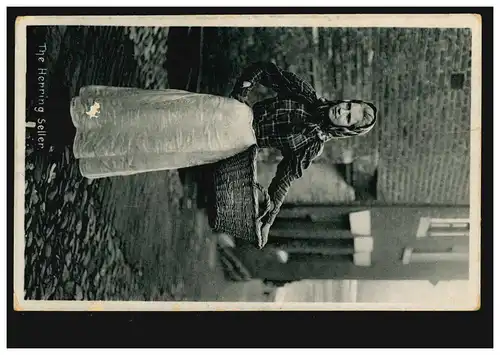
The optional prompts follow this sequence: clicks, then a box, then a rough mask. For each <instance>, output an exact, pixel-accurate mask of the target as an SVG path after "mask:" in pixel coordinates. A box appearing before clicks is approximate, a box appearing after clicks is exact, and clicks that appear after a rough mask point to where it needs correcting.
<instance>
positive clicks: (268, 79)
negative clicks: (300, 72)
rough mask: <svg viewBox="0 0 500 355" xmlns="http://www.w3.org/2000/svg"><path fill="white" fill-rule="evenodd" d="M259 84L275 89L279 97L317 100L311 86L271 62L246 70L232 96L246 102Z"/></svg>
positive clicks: (261, 63) (260, 63) (252, 65)
mask: <svg viewBox="0 0 500 355" xmlns="http://www.w3.org/2000/svg"><path fill="white" fill-rule="evenodd" d="M257 84H261V85H264V86H265V87H268V88H270V89H273V90H274V91H276V93H277V94H278V95H283V96H295V97H298V98H301V99H303V100H305V101H306V102H309V103H314V102H315V101H316V100H317V96H316V91H315V90H314V88H313V87H312V86H311V84H309V83H308V82H306V81H304V80H302V79H301V78H299V77H298V76H297V75H295V74H294V73H292V72H289V71H285V70H283V69H281V68H279V67H278V66H277V65H276V64H273V63H270V62H257V63H253V64H251V65H250V66H248V67H247V68H245V69H244V70H243V72H242V74H241V75H240V77H239V78H238V80H237V81H236V85H235V86H234V89H233V91H232V93H231V96H232V97H234V98H237V99H239V100H244V101H245V100H246V99H247V98H248V94H249V93H250V91H251V90H252V89H253V88H254V87H255V85H257Z"/></svg>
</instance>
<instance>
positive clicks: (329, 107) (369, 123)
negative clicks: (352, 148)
mask: <svg viewBox="0 0 500 355" xmlns="http://www.w3.org/2000/svg"><path fill="white" fill-rule="evenodd" d="M321 106H322V109H320V112H322V116H323V117H324V119H325V120H324V121H326V122H325V125H324V127H323V129H324V130H325V131H326V132H325V133H327V135H328V136H330V137H331V138H342V137H352V136H358V135H363V134H366V133H368V132H369V131H370V130H371V129H372V128H373V126H374V125H375V122H376V119H377V108H376V107H375V106H374V105H373V104H372V103H369V102H365V101H361V100H342V101H333V102H332V101H326V102H323V104H322V105H321Z"/></svg>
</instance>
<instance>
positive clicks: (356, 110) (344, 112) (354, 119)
mask: <svg viewBox="0 0 500 355" xmlns="http://www.w3.org/2000/svg"><path fill="white" fill-rule="evenodd" d="M363 114H364V108H363V105H362V104H360V103H357V102H356V103H355V102H349V101H346V102H341V103H339V104H337V105H335V106H332V107H330V110H329V111H328V117H329V118H330V121H331V122H332V123H333V124H334V125H336V126H343V127H349V126H352V125H354V124H356V123H358V122H360V121H361V120H363Z"/></svg>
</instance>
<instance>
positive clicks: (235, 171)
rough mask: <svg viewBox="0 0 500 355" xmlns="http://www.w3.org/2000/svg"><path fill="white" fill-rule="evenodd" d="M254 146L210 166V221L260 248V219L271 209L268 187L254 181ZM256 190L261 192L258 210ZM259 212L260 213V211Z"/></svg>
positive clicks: (235, 236)
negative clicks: (262, 197)
mask: <svg viewBox="0 0 500 355" xmlns="http://www.w3.org/2000/svg"><path fill="white" fill-rule="evenodd" d="M256 158H257V146H255V145H254V146H252V147H250V148H249V149H247V150H246V151H244V152H242V153H239V154H237V155H235V156H233V157H230V158H228V159H225V160H222V161H220V162H217V163H215V164H213V165H212V166H211V169H210V170H211V173H212V179H213V180H212V183H213V188H214V190H213V195H212V201H211V203H209V206H210V207H209V213H208V217H209V223H210V226H211V227H212V228H213V230H214V231H215V232H219V233H227V234H229V235H231V236H233V237H234V238H236V239H237V240H241V241H246V242H249V243H250V244H252V245H253V246H255V247H257V248H259V249H261V248H263V247H264V245H266V243H267V240H264V239H263V238H262V235H261V233H260V228H259V222H260V219H261V218H262V216H264V215H265V214H266V213H267V212H268V211H269V209H270V207H271V205H270V199H269V195H268V194H267V191H266V190H265V189H264V188H263V187H262V186H261V185H260V184H259V183H258V182H257V161H256ZM259 192H261V193H262V194H263V195H264V200H265V203H264V208H263V210H262V211H261V212H260V211H259V210H260V208H259ZM259 212H260V214H259Z"/></svg>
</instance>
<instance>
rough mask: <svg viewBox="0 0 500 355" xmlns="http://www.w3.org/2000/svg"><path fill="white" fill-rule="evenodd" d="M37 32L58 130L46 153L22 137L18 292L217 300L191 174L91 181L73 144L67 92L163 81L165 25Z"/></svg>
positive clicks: (218, 284) (216, 279) (209, 244)
mask: <svg viewBox="0 0 500 355" xmlns="http://www.w3.org/2000/svg"><path fill="white" fill-rule="evenodd" d="M96 34H98V37H97V36H96ZM38 35H40V34H38ZM41 35H42V36H46V39H47V45H48V54H47V58H48V60H47V63H48V69H49V75H48V76H47V77H48V82H47V86H48V88H49V99H48V102H49V103H50V102H52V104H51V105H52V106H51V111H50V112H51V115H52V117H51V125H50V126H49V127H48V131H49V134H51V135H52V137H54V136H60V138H59V140H56V141H54V143H53V146H52V147H51V148H50V151H49V150H47V151H45V152H44V153H43V154H40V153H39V152H37V151H36V150H34V149H33V146H32V145H31V144H30V143H29V142H28V144H27V152H26V176H25V177H26V180H25V193H26V195H25V196H26V199H25V242H26V244H25V279H24V282H25V287H24V288H25V297H26V298H27V299H44V300H51V299H58V300H174V299H175V300H199V299H205V300H209V299H217V297H218V292H219V290H221V289H223V288H224V287H225V285H226V281H225V280H224V278H223V276H222V273H221V271H220V268H219V267H218V266H217V262H216V257H215V256H214V255H215V251H214V248H215V245H214V242H213V240H212V239H213V238H210V237H211V235H210V233H209V232H208V228H207V223H206V218H205V214H204V213H203V211H202V210H199V209H198V208H197V207H196V185H195V184H194V183H193V182H192V178H191V176H192V174H191V173H190V172H188V173H187V177H186V181H185V182H184V184H182V183H181V181H180V179H179V174H178V173H177V172H176V171H167V172H157V173H151V174H149V173H148V174H139V175H135V176H130V177H119V178H112V179H98V180H94V181H90V180H88V179H85V178H82V177H81V175H80V173H79V171H78V165H77V164H76V161H75V159H74V157H73V155H72V151H71V143H72V137H71V133H68V132H71V129H72V125H71V119H70V116H69V99H70V98H71V97H72V96H74V95H75V93H76V92H77V90H78V89H79V88H80V87H81V86H83V85H88V84H101V85H117V86H118V85H121V86H137V87H144V88H160V87H163V88H164V87H168V86H167V85H168V84H167V73H166V71H165V70H164V69H163V67H162V63H163V62H164V60H165V56H166V50H167V30H165V29H164V30H158V29H153V30H147V31H146V30H142V31H136V32H130V31H127V30H124V29H123V28H122V29H120V28H113V27H100V28H98V27H94V28H82V27H68V28H59V29H52V30H49V31H48V32H47V33H46V34H43V33H42V34H41ZM96 38H99V40H98V41H96V40H95V39H96ZM56 77H57V80H54V79H52V80H51V78H56ZM54 122H55V123H54ZM27 135H29V129H28V132H27Z"/></svg>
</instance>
